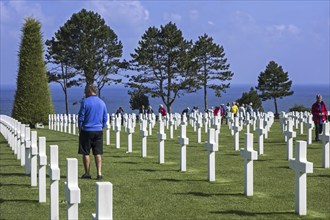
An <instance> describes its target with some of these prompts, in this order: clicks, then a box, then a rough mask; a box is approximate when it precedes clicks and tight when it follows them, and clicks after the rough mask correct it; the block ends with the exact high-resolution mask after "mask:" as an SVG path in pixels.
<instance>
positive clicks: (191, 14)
mask: <svg viewBox="0 0 330 220" xmlns="http://www.w3.org/2000/svg"><path fill="white" fill-rule="evenodd" d="M189 17H190V19H191V20H197V19H198V18H199V11H198V10H195V9H193V10H190V11H189Z"/></svg>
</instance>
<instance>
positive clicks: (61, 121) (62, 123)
mask: <svg viewBox="0 0 330 220" xmlns="http://www.w3.org/2000/svg"><path fill="white" fill-rule="evenodd" d="M63 129H64V117H63V114H60V132H63Z"/></svg>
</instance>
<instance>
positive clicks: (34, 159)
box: [30, 131, 38, 186]
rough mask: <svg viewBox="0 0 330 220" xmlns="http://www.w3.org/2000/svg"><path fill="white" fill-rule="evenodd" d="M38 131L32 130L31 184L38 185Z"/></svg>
mask: <svg viewBox="0 0 330 220" xmlns="http://www.w3.org/2000/svg"><path fill="white" fill-rule="evenodd" d="M37 142H38V141H37V132H36V131H31V175H30V177H31V186H38V178H37V175H38V171H37V169H38V145H37Z"/></svg>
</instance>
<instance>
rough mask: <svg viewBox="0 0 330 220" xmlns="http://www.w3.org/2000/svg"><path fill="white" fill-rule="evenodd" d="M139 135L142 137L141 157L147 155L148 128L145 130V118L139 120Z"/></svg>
mask: <svg viewBox="0 0 330 220" xmlns="http://www.w3.org/2000/svg"><path fill="white" fill-rule="evenodd" d="M140 136H141V137H142V151H141V154H142V157H143V158H145V157H147V136H148V130H147V120H145V119H141V121H140Z"/></svg>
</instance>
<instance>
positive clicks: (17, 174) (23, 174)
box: [0, 173, 28, 177]
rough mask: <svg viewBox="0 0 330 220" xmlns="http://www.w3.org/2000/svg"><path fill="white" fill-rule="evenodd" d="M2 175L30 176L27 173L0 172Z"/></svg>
mask: <svg viewBox="0 0 330 220" xmlns="http://www.w3.org/2000/svg"><path fill="white" fill-rule="evenodd" d="M0 176H4V177H5V176H6V177H10V176H28V175H27V174H25V173H0Z"/></svg>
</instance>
